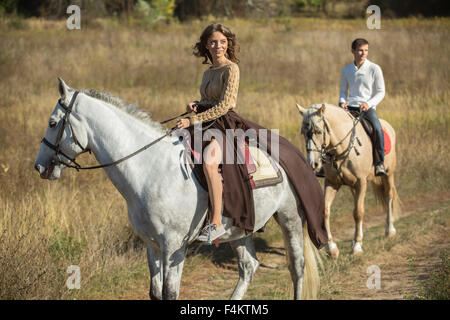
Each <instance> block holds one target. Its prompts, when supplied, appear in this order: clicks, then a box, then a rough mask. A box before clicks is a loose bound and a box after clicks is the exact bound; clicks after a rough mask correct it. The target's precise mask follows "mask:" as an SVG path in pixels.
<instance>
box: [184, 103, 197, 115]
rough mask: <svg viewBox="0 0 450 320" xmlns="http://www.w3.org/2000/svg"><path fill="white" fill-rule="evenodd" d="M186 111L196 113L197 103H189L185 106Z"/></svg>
mask: <svg viewBox="0 0 450 320" xmlns="http://www.w3.org/2000/svg"><path fill="white" fill-rule="evenodd" d="M186 111H188V112H189V111H194V112H195V113H197V103H196V102H191V103H189V104H188V105H187V106H186Z"/></svg>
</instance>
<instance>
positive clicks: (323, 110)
mask: <svg viewBox="0 0 450 320" xmlns="http://www.w3.org/2000/svg"><path fill="white" fill-rule="evenodd" d="M325 108H326V107H325V103H322V106H321V107H320V109H319V113H320V115H321V116H323V114H324V112H325Z"/></svg>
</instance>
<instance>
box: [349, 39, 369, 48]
mask: <svg viewBox="0 0 450 320" xmlns="http://www.w3.org/2000/svg"><path fill="white" fill-rule="evenodd" d="M365 44H369V41H367V40H366V39H363V38H357V39H355V40H353V42H352V50H357V49H358V48H359V47H360V46H362V45H365Z"/></svg>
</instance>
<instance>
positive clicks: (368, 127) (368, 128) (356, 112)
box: [348, 106, 391, 163]
mask: <svg viewBox="0 0 450 320" xmlns="http://www.w3.org/2000/svg"><path fill="white" fill-rule="evenodd" d="M348 111H349V112H350V114H351V115H352V116H353V117H355V118H357V117H360V118H359V121H360V122H361V125H362V126H363V128H364V131H365V132H366V133H367V135H368V136H369V138H370V141H371V142H372V150H373V160H374V163H378V162H379V161H380V156H379V154H378V152H377V151H376V148H375V146H376V143H377V137H376V134H375V132H374V129H373V126H372V123H370V121H369V120H367V119H366V117H364V114H362V115H361V110H360V108H359V107H357V108H355V107H350V106H349V107H348ZM382 130H383V135H384V154H388V153H389V152H390V151H391V139H390V137H389V135H388V134H387V132H386V131H385V130H384V129H382Z"/></svg>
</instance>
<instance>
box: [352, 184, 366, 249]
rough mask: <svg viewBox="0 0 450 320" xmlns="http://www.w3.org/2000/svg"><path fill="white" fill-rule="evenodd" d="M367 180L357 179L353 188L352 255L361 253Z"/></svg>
mask: <svg viewBox="0 0 450 320" xmlns="http://www.w3.org/2000/svg"><path fill="white" fill-rule="evenodd" d="M366 190H367V180H366V179H359V180H358V182H357V183H356V186H355V191H356V192H355V195H354V197H355V209H354V211H353V218H354V219H355V238H354V240H353V247H352V254H359V253H362V252H363V250H362V240H363V230H362V224H363V218H364V198H365V197H366Z"/></svg>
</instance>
